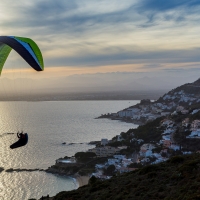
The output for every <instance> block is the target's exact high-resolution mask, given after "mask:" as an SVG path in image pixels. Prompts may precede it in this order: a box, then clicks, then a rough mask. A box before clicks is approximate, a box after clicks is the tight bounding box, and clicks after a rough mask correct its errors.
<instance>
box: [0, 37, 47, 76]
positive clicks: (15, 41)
mask: <svg viewBox="0 0 200 200" xmlns="http://www.w3.org/2000/svg"><path fill="white" fill-rule="evenodd" d="M12 49H14V50H15V51H16V52H17V53H18V54H19V55H20V56H21V57H22V58H23V59H24V60H25V61H26V62H27V63H28V64H29V65H30V66H31V67H32V68H33V69H35V70H36V71H43V70H44V63H43V58H42V54H41V51H40V49H39V47H38V46H37V44H36V43H35V42H34V41H33V40H31V39H30V38H25V37H17V36H0V74H1V72H2V69H3V66H4V63H5V62H6V59H7V57H8V55H9V53H10V51H11V50H12Z"/></svg>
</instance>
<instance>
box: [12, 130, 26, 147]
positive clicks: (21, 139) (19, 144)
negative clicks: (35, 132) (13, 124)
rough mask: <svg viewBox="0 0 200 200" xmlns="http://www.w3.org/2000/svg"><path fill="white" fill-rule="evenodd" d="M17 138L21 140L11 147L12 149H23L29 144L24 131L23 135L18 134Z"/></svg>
mask: <svg viewBox="0 0 200 200" xmlns="http://www.w3.org/2000/svg"><path fill="white" fill-rule="evenodd" d="M17 137H18V138H19V140H18V141H17V142H15V143H14V144H12V145H11V146H10V148H11V149H15V148H18V147H22V146H24V145H26V144H27V143H28V134H27V133H23V131H22V132H21V133H19V132H18V133H17Z"/></svg>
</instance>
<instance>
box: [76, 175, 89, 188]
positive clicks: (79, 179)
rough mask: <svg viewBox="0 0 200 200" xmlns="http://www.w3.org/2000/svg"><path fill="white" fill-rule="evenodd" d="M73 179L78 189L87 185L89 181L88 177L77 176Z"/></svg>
mask: <svg viewBox="0 0 200 200" xmlns="http://www.w3.org/2000/svg"><path fill="white" fill-rule="evenodd" d="M74 178H75V179H76V181H77V183H78V187H82V186H84V185H87V184H88V182H89V179H90V177H89V176H79V175H76V176H75V177H74Z"/></svg>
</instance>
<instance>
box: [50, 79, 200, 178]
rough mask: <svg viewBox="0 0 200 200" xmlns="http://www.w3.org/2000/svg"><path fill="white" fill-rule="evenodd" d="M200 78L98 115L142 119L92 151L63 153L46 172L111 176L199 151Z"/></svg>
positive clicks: (133, 120)
mask: <svg viewBox="0 0 200 200" xmlns="http://www.w3.org/2000/svg"><path fill="white" fill-rule="evenodd" d="M199 83H200V80H197V81H196V82H194V83H193V84H186V85H184V86H181V87H179V88H177V89H174V90H172V91H170V92H169V93H167V94H165V95H164V96H163V97H161V98H159V99H158V100H157V101H154V102H152V101H150V100H149V99H144V100H141V102H140V103H139V104H137V105H135V106H132V107H129V108H126V109H124V110H121V111H119V112H117V113H111V114H106V115H102V116H100V117H99V118H98V119H101V118H105V117H106V118H110V119H114V120H122V121H128V122H134V123H137V122H138V124H140V126H139V127H138V128H137V129H130V130H128V131H127V132H126V133H125V132H122V133H120V134H119V135H117V136H115V137H114V138H112V139H111V140H108V139H106V138H103V139H102V140H101V141H99V142H96V147H95V148H92V149H89V150H88V151H87V152H79V153H77V154H75V156H74V157H71V158H62V159H58V160H56V164H55V165H53V166H51V167H49V169H48V170H47V172H51V173H59V174H67V175H75V174H76V175H77V174H78V175H84V176H85V175H86V176H89V177H92V176H93V177H96V178H99V179H109V178H111V177H112V176H113V175H117V174H121V173H125V172H130V171H134V170H136V169H138V168H140V167H142V166H145V165H150V164H156V163H160V162H164V161H166V160H168V159H169V158H170V157H171V156H173V155H183V154H191V153H199V152H200V145H199V139H200V109H199V102H200V98H199V94H198V93H195V91H196V89H198V87H199ZM188 88H189V89H188ZM191 88H192V89H194V90H195V91H194V90H191ZM188 91H190V92H188Z"/></svg>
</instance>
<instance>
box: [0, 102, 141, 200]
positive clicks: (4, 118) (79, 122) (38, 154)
mask: <svg viewBox="0 0 200 200" xmlns="http://www.w3.org/2000/svg"><path fill="white" fill-rule="evenodd" d="M137 103H139V101H35V102H25V101H12V102H0V167H2V168H4V171H2V172H1V173H0V200H27V199H30V198H36V199H39V198H41V197H42V196H46V195H50V196H53V195H55V194H57V193H58V192H60V191H69V190H74V189H77V188H78V184H77V182H76V180H75V179H73V178H72V177H69V176H60V175H56V174H50V173H46V172H44V171H32V172H29V171H21V172H17V171H14V172H6V170H7V169H10V168H13V169H25V170H28V169H36V168H38V169H47V168H48V167H50V166H51V165H54V164H55V161H56V159H58V158H63V157H65V156H73V155H74V154H75V153H76V152H79V151H87V150H88V149H90V148H93V147H94V146H93V145H90V144H88V143H89V142H90V141H100V140H101V139H102V138H107V139H111V138H112V137H114V136H116V135H119V134H120V133H121V132H126V131H127V130H129V129H130V128H136V127H137V125H135V124H132V123H126V122H121V121H117V120H110V119H105V118H104V119H103V118H102V119H95V118H96V117H98V116H100V115H101V114H105V113H113V112H117V111H119V110H122V109H124V108H127V107H130V106H132V105H135V104H137ZM17 131H24V132H27V133H28V135H29V142H28V144H27V145H26V146H24V147H21V148H18V149H14V150H11V149H10V148H9V146H10V145H11V144H12V143H14V142H15V141H17V137H16V133H17ZM63 143H66V144H63Z"/></svg>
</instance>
